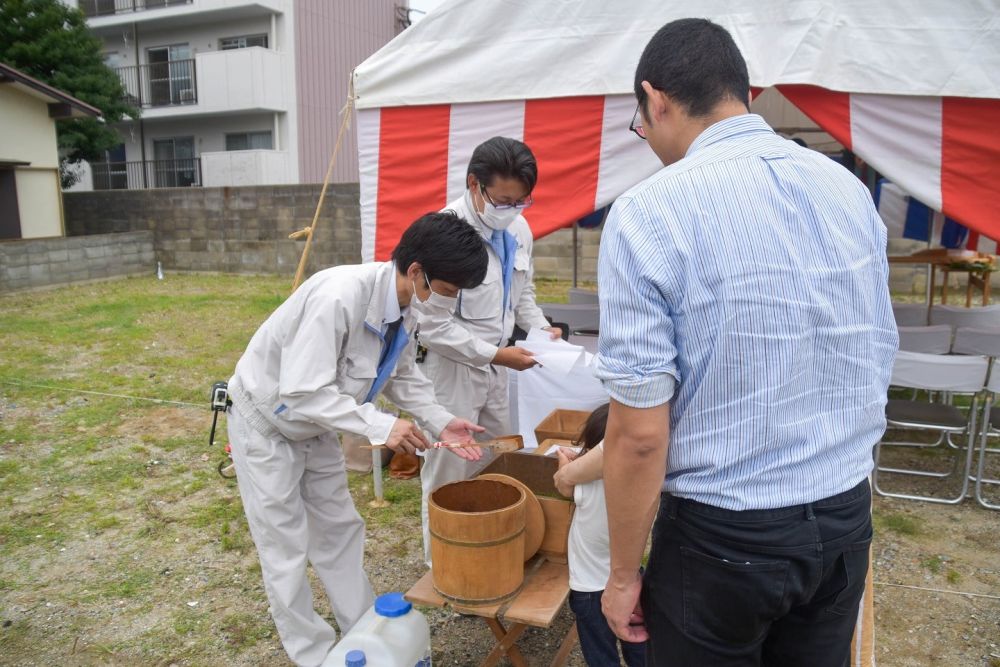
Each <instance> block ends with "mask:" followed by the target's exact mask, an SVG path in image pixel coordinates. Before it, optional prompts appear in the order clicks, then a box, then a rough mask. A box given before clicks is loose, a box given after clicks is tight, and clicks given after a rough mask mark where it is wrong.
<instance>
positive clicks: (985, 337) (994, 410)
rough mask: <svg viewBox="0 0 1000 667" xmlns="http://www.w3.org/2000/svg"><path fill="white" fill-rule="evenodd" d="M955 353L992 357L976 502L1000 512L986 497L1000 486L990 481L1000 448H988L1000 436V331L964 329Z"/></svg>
mask: <svg viewBox="0 0 1000 667" xmlns="http://www.w3.org/2000/svg"><path fill="white" fill-rule="evenodd" d="M953 351H954V352H955V353H956V354H980V355H985V356H987V357H990V370H989V376H988V378H987V380H986V392H987V393H986V400H985V401H984V405H983V416H982V428H981V433H980V439H979V466H978V468H977V469H976V475H975V477H974V479H975V483H976V487H975V496H976V501H977V502H978V503H979V504H980V505H982V506H983V507H987V508H989V509H994V510H1000V504H997V503H995V502H990V501H989V500H987V499H986V497H985V496H984V495H983V487H984V486H985V485H987V484H991V485H994V486H995V485H1000V480H998V479H987V478H986V461H987V456H989V455H991V454H993V455H996V454H1000V448H997V447H988V446H987V445H988V444H989V439H990V438H991V437H993V438H996V437H998V436H1000V407H996V406H995V405H994V404H995V402H996V394H997V392H1000V364H998V363H997V359H1000V327H961V328H959V329H958V330H957V331H955V344H954V347H953Z"/></svg>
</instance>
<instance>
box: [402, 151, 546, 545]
mask: <svg viewBox="0 0 1000 667" xmlns="http://www.w3.org/2000/svg"><path fill="white" fill-rule="evenodd" d="M537 179H538V166H537V165H536V163H535V156H534V155H533V154H532V153H531V149H529V148H528V147H527V146H526V145H525V144H523V143H522V142H520V141H517V140H515V139H509V138H507V137H493V138H492V139H490V140H488V141H486V142H484V143H482V144H480V145H479V146H477V147H476V149H475V150H474V151H473V152H472V158H471V160H470V161H469V168H468V172H467V175H466V191H465V194H464V195H463V196H462V197H461V198H460V199H457V200H455V201H453V202H451V203H450V204H448V206H447V209H446V210H452V211H454V212H455V213H457V214H458V216H459V217H461V218H464V219H465V220H466V222H468V223H469V225H470V226H471V227H472V228H473V229H475V230H476V232H477V233H478V234H479V236H480V237H481V238H482V239H483V241H484V242H485V245H486V247H487V248H488V251H489V268H488V269H487V271H486V278H485V279H484V280H483V282H482V284H481V285H479V286H478V287H476V288H475V289H466V290H463V291H462V294H461V296H460V297H459V299H458V305H457V307H456V308H455V309H454V316H453V317H440V316H438V315H434V316H432V317H428V316H423V315H421V316H420V317H419V333H418V339H419V342H420V344H421V345H423V346H424V347H425V348H427V353H426V358H425V359H424V362H423V364H422V366H423V372H424V375H426V376H427V377H428V378H429V379H430V380H431V382H433V383H434V391H435V393H436V395H437V398H438V400H439V401H440V402H441V405H443V406H445V407H446V408H448V409H449V410H451V411H452V412H454V413H455V414H460V415H463V416H465V417H468V418H469V419H471V420H473V421H475V422H476V423H477V424H479V425H481V426H483V427H484V428H485V429H486V431H485V433H484V434H483V436H481V437H487V438H489V437H495V436H499V435H507V434H509V433H510V431H511V426H510V401H509V399H508V395H507V369H508V368H510V369H513V370H516V371H522V370H525V369H527V368H531V367H532V366H534V365H535V361H534V359H532V356H531V353H530V352H528V351H527V350H525V349H523V348H519V347H507V341H508V340H509V339H510V337H511V334H512V333H513V332H514V325H515V324H517V325H518V326H520V327H521V328H522V329H524V330H526V331H527V330H528V329H531V328H541V329H549V330H550V331H551V332H552V337H553V338H558V337H559V336H560V335H561V331H560V330H559V329H558V328H550V327H549V323H548V320H546V319H545V316H544V315H543V314H542V310H541V308H539V307H538V305H537V304H536V303H535V285H534V283H533V282H532V275H533V273H534V271H533V269H532V262H531V246H532V235H531V229H530V228H529V227H528V222H527V221H526V220H525V219H524V216H522V215H521V212H522V211H523V210H525V209H527V208H528V207H529V206H531V191H532V190H533V189H534V187H535V182H536V181H537ZM441 454H447V452H440V451H428V452H427V453H426V455H425V456H424V465H423V467H422V468H421V471H420V481H421V486H422V487H423V503H422V523H423V530H424V557H425V559H426V560H427V562H428V563H430V530H429V527H428V514H427V499H428V496H429V495H430V493H431V491H433V490H434V489H436V488H437V487H439V486H441V485H442V484H446V483H448V482H454V481H458V480H462V479H468V478H469V477H470V476H471V475H472V474H473V473H474V472H475V471H476V470H477V469H478V468H480V467H482V466H483V465H485V464H486V463H487V462H488V460H489V458H491V457H492V452H489V451H487V452H484V454H483V459H482V460H481V461H478V462H477V461H470V460H463V459H461V458H457V457H454V456H447V455H445V456H441Z"/></svg>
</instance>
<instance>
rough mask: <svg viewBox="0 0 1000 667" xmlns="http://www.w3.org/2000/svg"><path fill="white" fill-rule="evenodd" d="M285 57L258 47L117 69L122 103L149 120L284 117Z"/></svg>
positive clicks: (202, 54)
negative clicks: (272, 113)
mask: <svg viewBox="0 0 1000 667" xmlns="http://www.w3.org/2000/svg"><path fill="white" fill-rule="evenodd" d="M285 57H286V55H285V54H284V53H279V52H277V51H273V50H271V49H265V48H261V47H251V48H246V49H235V50H232V51H206V52H203V53H199V54H197V55H196V56H195V57H194V58H191V59H187V60H172V61H170V62H162V63H152V64H148V65H138V66H137V65H129V66H127V67H119V68H117V69H116V71H117V72H118V76H119V78H120V79H121V81H122V85H123V86H124V88H125V94H126V99H127V101H128V102H130V103H131V104H133V105H135V106H138V107H140V108H143V109H145V110H146V111H144V112H143V114H142V116H143V118H145V119H147V120H152V119H156V118H168V117H177V116H197V115H208V114H218V113H226V112H232V111H239V112H255V111H279V112H280V111H286V110H287V104H286V102H285V100H286V99H288V98H289V97H290V95H286V92H285V89H286V88H287V87H288V85H289V82H288V80H287V79H286V77H285V76H284V74H283V73H284V71H285Z"/></svg>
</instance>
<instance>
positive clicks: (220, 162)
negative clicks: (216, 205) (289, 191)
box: [201, 150, 295, 188]
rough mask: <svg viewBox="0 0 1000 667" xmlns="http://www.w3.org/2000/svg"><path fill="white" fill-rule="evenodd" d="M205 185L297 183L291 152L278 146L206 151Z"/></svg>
mask: <svg viewBox="0 0 1000 667" xmlns="http://www.w3.org/2000/svg"><path fill="white" fill-rule="evenodd" d="M201 160H202V161H203V162H204V165H205V181H204V185H205V187H207V188H210V187H216V188H217V187H224V186H230V187H232V186H241V185H280V184H282V183H293V182H294V181H295V179H294V175H293V174H292V173H291V164H290V163H289V157H288V153H287V152H285V151H275V150H242V151H216V152H209V153H202V154H201Z"/></svg>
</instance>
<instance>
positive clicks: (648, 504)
mask: <svg viewBox="0 0 1000 667" xmlns="http://www.w3.org/2000/svg"><path fill="white" fill-rule="evenodd" d="M669 430H670V406H669V403H665V404H663V405H660V406H657V407H654V408H646V409H637V408H630V407H628V406H626V405H624V404H622V403H618V402H617V401H614V400H612V401H611V411H610V414H609V417H608V427H607V432H606V434H605V438H604V494H605V499H606V501H607V506H608V527H609V533H610V539H611V578H610V579H609V580H608V583H609V585H614V583H615V582H619V583H622V584H626V583H629V582H632V581H634V580H635V578H636V577H637V576H638V572H639V566H640V564H641V563H642V554H643V551H644V549H645V547H646V539H647V537H648V536H649V531H650V528H651V527H652V524H653V517H654V516H655V515H656V508H657V505H658V503H659V498H660V490H661V488H662V486H663V478H664V476H665V474H666V467H667V448H668V443H669Z"/></svg>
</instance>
